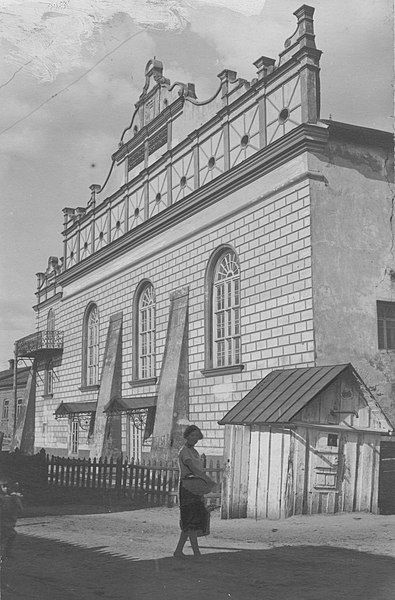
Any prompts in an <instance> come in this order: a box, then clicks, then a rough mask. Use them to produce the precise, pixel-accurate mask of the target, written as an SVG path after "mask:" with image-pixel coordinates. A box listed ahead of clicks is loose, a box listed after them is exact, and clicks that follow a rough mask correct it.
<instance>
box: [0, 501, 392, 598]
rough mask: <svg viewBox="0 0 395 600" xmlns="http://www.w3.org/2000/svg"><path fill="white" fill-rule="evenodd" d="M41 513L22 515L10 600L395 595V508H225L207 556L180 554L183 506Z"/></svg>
mask: <svg viewBox="0 0 395 600" xmlns="http://www.w3.org/2000/svg"><path fill="white" fill-rule="evenodd" d="M37 512H38V511H35V516H34V515H33V514H32V513H31V512H30V516H29V513H28V514H27V516H25V517H24V518H22V519H20V521H19V522H18V527H17V530H18V537H17V541H16V543H15V548H14V556H13V558H12V559H10V560H9V561H8V562H7V563H5V565H3V568H2V574H1V578H2V586H1V587H2V595H1V599H2V600H26V599H28V600H77V599H78V600H97V599H99V598H102V599H107V598H108V599H111V600H181V599H182V600H185V599H187V600H225V599H226V600H227V599H229V598H230V599H232V600H261V599H262V600H285V599H287V600H289V599H292V600H310V599H311V600H317V599H320V600H356V599H358V600H392V599H393V598H395V558H394V557H395V544H394V538H395V535H394V532H395V515H393V516H374V515H369V514H361V513H353V514H347V515H346V514H341V515H336V516H323V515H317V516H314V517H292V518H290V519H287V520H286V521H266V520H260V521H255V520H250V519H234V520H228V521H224V520H221V519H220V517H219V514H218V511H216V512H214V513H212V520H211V535H210V536H208V537H206V538H200V545H201V550H202V553H203V556H202V557H201V558H198V559H195V558H194V557H193V556H192V554H191V549H190V547H189V546H188V547H186V552H187V553H188V554H189V555H188V557H187V558H185V559H175V558H173V556H172V553H173V550H174V547H175V545H176V542H177V539H178V534H179V529H178V510H177V508H152V509H143V510H135V511H124V512H115V513H107V514H106V513H103V514H97V513H96V514H95V510H94V509H92V508H91V509H89V507H84V512H85V513H86V514H80V513H81V509H78V508H76V507H68V512H69V513H71V514H54V513H56V512H59V510H58V511H56V510H54V509H52V510H48V509H42V510H41V511H40V513H41V514H37ZM63 512H64V510H63ZM49 513H52V514H51V515H49ZM72 513H74V514H72Z"/></svg>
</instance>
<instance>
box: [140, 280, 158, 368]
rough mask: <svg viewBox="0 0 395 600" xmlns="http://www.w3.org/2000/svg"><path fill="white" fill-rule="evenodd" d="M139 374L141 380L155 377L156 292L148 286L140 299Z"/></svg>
mask: <svg viewBox="0 0 395 600" xmlns="http://www.w3.org/2000/svg"><path fill="white" fill-rule="evenodd" d="M138 319H139V327H138V344H139V351H138V355H139V373H138V376H139V378H140V379H149V378H151V377H155V292H154V288H153V286H152V285H147V286H146V287H145V288H144V289H143V291H142V293H141V294H140V298H139V316H138Z"/></svg>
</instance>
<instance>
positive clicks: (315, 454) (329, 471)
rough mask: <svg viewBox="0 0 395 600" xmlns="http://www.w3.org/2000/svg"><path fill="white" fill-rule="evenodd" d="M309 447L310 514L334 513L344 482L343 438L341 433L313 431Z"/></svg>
mask: <svg viewBox="0 0 395 600" xmlns="http://www.w3.org/2000/svg"><path fill="white" fill-rule="evenodd" d="M308 449H309V452H308V454H309V465H308V469H307V473H306V479H307V481H306V483H307V498H306V500H307V501H306V504H307V513H308V514H317V513H335V512H337V511H338V498H339V486H340V483H341V482H340V477H339V474H340V473H339V472H340V467H341V464H340V463H341V460H340V459H341V437H340V435H339V434H338V433H332V432H328V431H314V430H310V434H309V443H308Z"/></svg>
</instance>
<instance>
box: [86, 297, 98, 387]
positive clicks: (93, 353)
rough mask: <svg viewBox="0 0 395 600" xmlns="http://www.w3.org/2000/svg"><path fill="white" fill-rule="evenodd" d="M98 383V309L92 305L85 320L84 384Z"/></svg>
mask: <svg viewBox="0 0 395 600" xmlns="http://www.w3.org/2000/svg"><path fill="white" fill-rule="evenodd" d="M98 383H99V311H98V309H97V306H96V305H94V306H92V308H91V309H90V311H89V314H88V318H87V321H86V384H87V385H88V386H89V385H97V384H98Z"/></svg>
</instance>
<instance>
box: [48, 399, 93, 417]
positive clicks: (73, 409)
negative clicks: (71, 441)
mask: <svg viewBox="0 0 395 600" xmlns="http://www.w3.org/2000/svg"><path fill="white" fill-rule="evenodd" d="M91 412H96V402H94V401H93V402H61V403H60V404H59V406H58V408H57V409H56V410H55V413H54V414H55V416H56V417H65V416H67V415H73V414H79V413H91Z"/></svg>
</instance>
